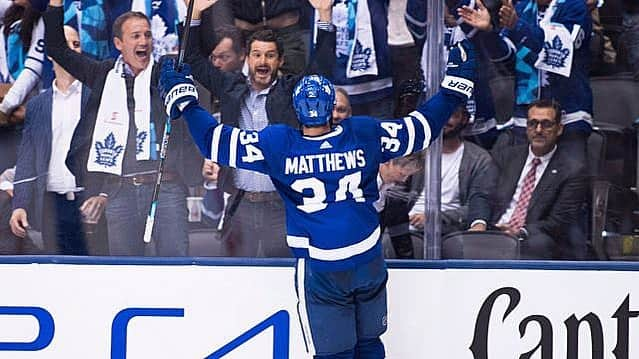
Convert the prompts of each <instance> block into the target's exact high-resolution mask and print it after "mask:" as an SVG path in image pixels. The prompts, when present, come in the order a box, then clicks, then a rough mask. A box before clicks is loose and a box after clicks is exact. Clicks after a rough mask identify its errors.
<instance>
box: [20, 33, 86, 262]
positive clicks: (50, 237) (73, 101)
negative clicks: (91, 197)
mask: <svg viewBox="0 0 639 359" xmlns="http://www.w3.org/2000/svg"><path fill="white" fill-rule="evenodd" d="M64 35H65V37H66V39H67V45H68V46H69V48H71V49H72V50H74V51H76V52H78V53H79V52H80V51H81V50H80V38H79V36H78V33H77V31H76V30H74V29H73V28H71V27H69V26H65V28H64ZM53 69H54V72H55V76H56V78H55V80H54V81H53V85H52V86H51V88H50V89H48V90H47V91H45V92H43V93H41V94H40V95H38V96H36V97H34V98H33V99H31V100H30V101H29V102H28V104H27V111H26V120H25V127H24V130H23V136H22V143H21V145H20V150H19V152H18V161H17V164H16V177H15V190H14V191H15V196H14V200H13V214H12V216H11V220H10V224H11V231H12V232H13V233H14V234H15V235H16V236H18V237H25V236H26V230H27V228H29V226H30V224H33V225H34V227H36V228H38V229H40V230H41V231H42V239H43V241H44V243H45V251H46V252H47V253H51V254H55V253H60V254H74V255H86V254H87V250H86V245H85V241H84V235H83V232H82V230H81V228H82V225H81V213H80V205H81V202H80V200H79V199H78V197H77V195H78V192H77V189H76V181H75V177H74V176H73V174H71V172H70V171H69V169H68V168H67V166H66V164H65V159H66V157H67V152H68V151H69V146H70V143H71V137H72V136H73V131H75V128H76V126H77V124H78V122H79V120H80V111H81V108H82V107H83V105H84V103H85V100H86V98H87V96H86V95H87V94H86V93H83V91H86V90H83V86H82V84H81V83H80V82H79V81H78V80H76V79H75V78H73V77H72V76H71V75H69V73H68V72H66V71H65V70H64V69H63V68H62V67H60V66H59V65H58V64H57V63H54V67H53ZM31 209H33V212H32V211H31ZM31 213H33V217H31V216H30V215H28V214H31ZM34 218H35V220H33V219H34ZM30 222H31V223H30Z"/></svg>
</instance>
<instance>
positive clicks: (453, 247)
mask: <svg viewBox="0 0 639 359" xmlns="http://www.w3.org/2000/svg"><path fill="white" fill-rule="evenodd" d="M442 259H519V240H518V239H517V238H515V237H513V236H510V235H508V234H506V233H504V232H501V231H484V232H471V231H463V232H453V233H450V234H448V235H446V236H445V237H444V238H443V239H442Z"/></svg>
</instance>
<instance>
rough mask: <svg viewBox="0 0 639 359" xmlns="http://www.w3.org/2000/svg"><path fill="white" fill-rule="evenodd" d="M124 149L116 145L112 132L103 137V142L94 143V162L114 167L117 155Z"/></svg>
mask: <svg viewBox="0 0 639 359" xmlns="http://www.w3.org/2000/svg"><path fill="white" fill-rule="evenodd" d="M122 151H124V147H122V146H121V145H118V144H117V142H116V141H115V136H113V132H111V133H109V135H108V136H107V137H106V138H105V139H104V142H100V141H97V142H96V143H95V152H96V153H97V158H96V159H95V163H97V164H99V165H101V166H104V167H115V165H116V162H117V159H118V156H120V154H121V153H122Z"/></svg>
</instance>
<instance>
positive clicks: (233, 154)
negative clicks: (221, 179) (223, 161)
mask: <svg viewBox="0 0 639 359" xmlns="http://www.w3.org/2000/svg"><path fill="white" fill-rule="evenodd" d="M239 136H240V130H239V129H238V128H233V130H232V131H231V140H230V141H229V142H230V145H229V167H234V168H236V167H237V140H238V138H239Z"/></svg>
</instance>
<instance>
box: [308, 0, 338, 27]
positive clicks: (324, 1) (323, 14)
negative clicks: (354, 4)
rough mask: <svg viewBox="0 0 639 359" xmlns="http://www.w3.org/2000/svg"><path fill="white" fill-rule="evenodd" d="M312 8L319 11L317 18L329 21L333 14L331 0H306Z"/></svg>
mask: <svg viewBox="0 0 639 359" xmlns="http://www.w3.org/2000/svg"><path fill="white" fill-rule="evenodd" d="M308 2H309V3H310V4H311V6H312V7H313V9H316V10H317V12H318V13H319V19H320V20H322V21H326V22H331V20H332V16H333V15H332V14H333V0H308Z"/></svg>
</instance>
